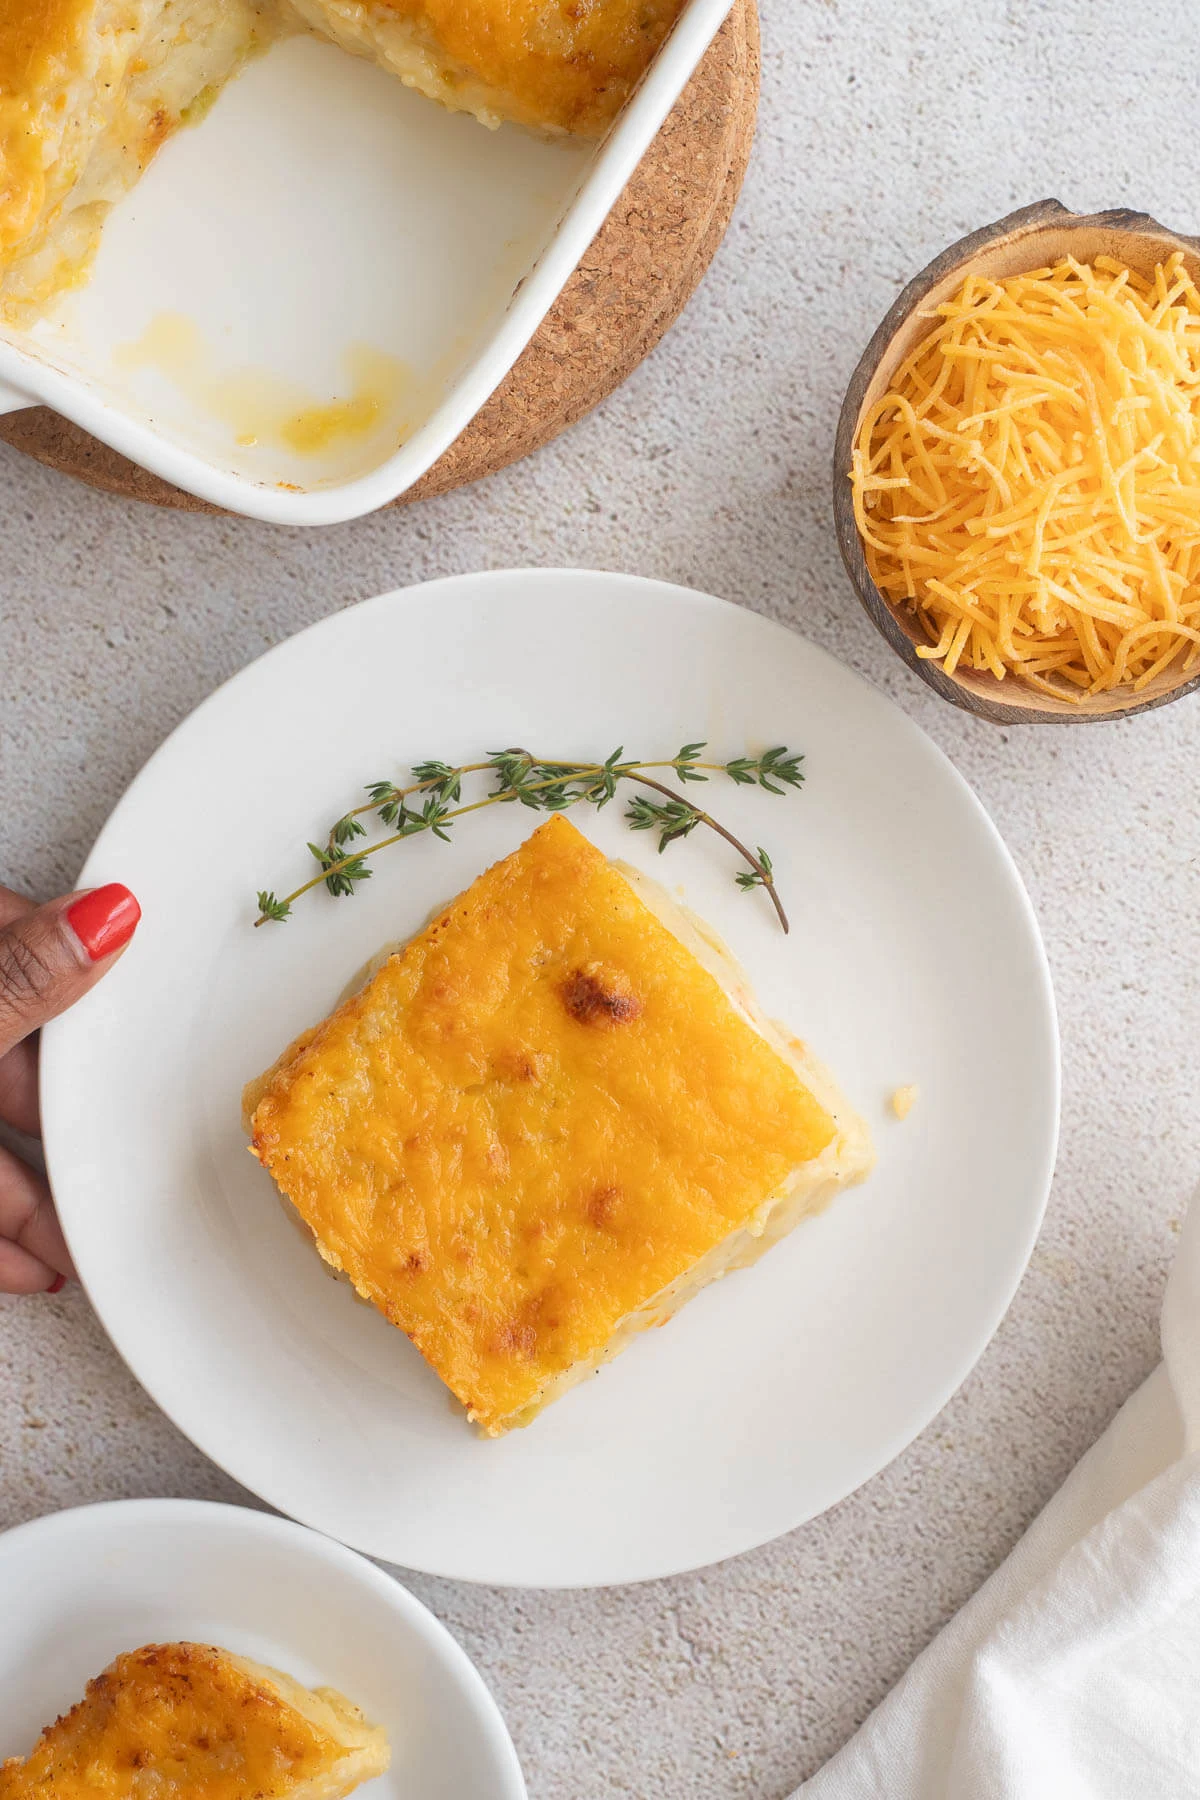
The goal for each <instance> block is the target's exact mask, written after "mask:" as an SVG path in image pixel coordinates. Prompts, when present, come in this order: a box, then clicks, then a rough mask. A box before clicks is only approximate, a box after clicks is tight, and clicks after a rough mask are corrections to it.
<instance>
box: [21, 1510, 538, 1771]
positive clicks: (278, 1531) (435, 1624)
mask: <svg viewBox="0 0 1200 1800" xmlns="http://www.w3.org/2000/svg"><path fill="white" fill-rule="evenodd" d="M164 1517H165V1518H167V1519H168V1520H169V1521H170V1522H171V1523H172V1524H173V1525H175V1526H177V1527H178V1528H179V1529H180V1530H181V1531H187V1530H188V1529H189V1528H190V1527H193V1526H195V1527H198V1528H202V1527H204V1526H206V1525H209V1524H212V1523H214V1522H216V1521H220V1522H222V1523H223V1524H224V1525H226V1526H227V1527H232V1528H233V1529H234V1530H236V1531H240V1532H244V1533H245V1534H246V1536H247V1537H248V1538H249V1539H252V1540H253V1539H255V1538H273V1539H274V1540H276V1541H277V1542H280V1543H284V1544H287V1545H290V1546H292V1547H293V1548H294V1549H295V1550H296V1551H297V1552H298V1553H299V1554H300V1555H301V1556H312V1557H315V1558H317V1559H318V1560H320V1561H323V1562H325V1563H327V1564H328V1565H329V1567H330V1568H332V1569H334V1570H335V1571H336V1572H337V1573H338V1574H339V1575H341V1576H343V1577H346V1578H347V1579H348V1581H353V1582H356V1583H358V1584H359V1585H361V1586H365V1587H367V1588H369V1589H371V1591H372V1592H373V1593H374V1594H375V1595H376V1596H377V1597H378V1598H380V1599H381V1600H383V1601H384V1603H385V1604H386V1605H387V1606H388V1607H389V1608H390V1609H391V1610H392V1611H393V1612H394V1613H396V1614H397V1615H398V1617H399V1618H400V1619H401V1620H402V1621H403V1624H404V1626H405V1628H406V1629H407V1630H409V1631H411V1632H412V1634H413V1635H414V1637H416V1638H418V1639H419V1640H420V1642H421V1644H422V1646H423V1647H424V1648H425V1649H426V1650H427V1651H428V1653H429V1655H430V1657H431V1658H432V1659H433V1660H435V1661H437V1662H438V1663H439V1664H440V1666H441V1667H442V1669H443V1670H444V1672H445V1673H446V1675H447V1676H448V1678H449V1679H450V1680H452V1681H453V1682H454V1683H455V1685H456V1686H457V1687H458V1689H459V1691H460V1693H461V1694H462V1695H463V1697H464V1699H465V1701H466V1702H467V1703H468V1704H469V1706H470V1708H471V1710H472V1711H473V1712H474V1713H475V1715H476V1716H477V1718H478V1719H479V1721H480V1723H481V1725H482V1726H483V1728H484V1730H485V1733H486V1736H487V1740H488V1747H489V1751H490V1753H491V1754H492V1755H493V1757H494V1760H495V1764H496V1776H497V1781H498V1783H499V1786H498V1787H497V1790H496V1796H495V1800H528V1790H527V1788H526V1785H525V1777H524V1775H523V1773H522V1770H521V1764H520V1761H519V1759H518V1757H517V1752H516V1747H515V1746H514V1744H513V1741H512V1737H511V1736H510V1734H509V1730H508V1726H507V1725H506V1723H505V1720H504V1715H503V1713H502V1712H501V1711H500V1706H499V1703H498V1702H497V1700H496V1697H495V1695H494V1694H493V1693H492V1690H491V1689H490V1688H489V1686H488V1684H487V1682H486V1681H485V1680H484V1678H483V1676H482V1675H481V1674H480V1672H479V1670H478V1669H477V1668H476V1667H475V1664H474V1663H473V1662H472V1661H471V1658H470V1657H469V1656H468V1655H467V1652H466V1651H465V1650H464V1649H463V1647H462V1645H461V1644H460V1643H459V1641H458V1639H457V1638H456V1637H455V1636H454V1634H453V1633H452V1632H451V1631H450V1630H448V1629H447V1627H446V1626H445V1625H443V1623H442V1621H441V1620H440V1619H439V1618H438V1617H437V1616H436V1614H435V1613H433V1612H431V1611H430V1609H429V1608H428V1607H427V1606H426V1605H425V1604H424V1603H423V1602H422V1601H420V1600H418V1599H417V1597H416V1595H415V1594H413V1593H410V1592H409V1590H408V1588H406V1587H405V1586H404V1585H403V1583H402V1582H400V1581H398V1580H397V1579H396V1577H395V1576H394V1575H389V1574H387V1573H385V1572H384V1570H382V1569H380V1568H377V1567H376V1565H375V1564H374V1563H373V1562H371V1561H369V1560H368V1558H367V1557H365V1556H362V1555H360V1554H359V1552H358V1551H357V1550H351V1549H350V1548H349V1547H348V1546H347V1545H345V1544H342V1543H339V1542H338V1540H337V1539H336V1538H331V1537H329V1536H327V1535H326V1534H325V1533H324V1532H320V1531H314V1530H312V1529H311V1528H310V1527H309V1526H307V1525H301V1524H299V1523H297V1522H296V1521H295V1520H293V1519H288V1518H284V1517H281V1516H280V1515H279V1514H278V1513H274V1512H259V1511H257V1510H256V1509H255V1508H254V1507H249V1506H235V1505H233V1504H231V1503H230V1502H227V1501H221V1500H197V1499H187V1498H165V1497H164V1498H161V1499H154V1498H134V1499H124V1500H96V1501H92V1502H90V1503H89V1504H87V1505H84V1506H68V1507H63V1508H61V1509H60V1510H59V1511H57V1512H51V1513H43V1514H41V1515H40V1516H39V1517H38V1518H35V1519H26V1520H24V1521H22V1523H21V1524H19V1525H12V1526H10V1527H9V1528H8V1529H7V1530H6V1531H3V1532H0V1568H2V1567H3V1563H4V1561H5V1560H6V1558H7V1557H8V1556H9V1555H13V1554H15V1555H17V1556H21V1555H23V1554H24V1553H25V1552H26V1551H27V1549H28V1547H29V1546H30V1545H31V1544H34V1543H36V1544H38V1545H39V1546H40V1545H42V1544H44V1543H50V1544H53V1543H54V1541H55V1539H65V1538H68V1537H71V1536H73V1535H75V1533H77V1532H78V1531H79V1530H80V1529H81V1528H82V1529H85V1530H86V1529H87V1528H88V1526H89V1525H91V1524H93V1523H97V1524H98V1523H100V1522H101V1521H106V1520H111V1519H120V1520H123V1521H124V1522H125V1523H126V1525H127V1526H128V1530H129V1533H130V1534H131V1535H132V1534H134V1533H136V1531H137V1527H138V1525H139V1523H141V1522H143V1521H148V1520H151V1519H156V1520H157V1519H160V1518H164ZM2 1635H3V1623H2V1622H0V1637H2ZM0 1648H3V1644H2V1643H0ZM97 1672H98V1671H97Z"/></svg>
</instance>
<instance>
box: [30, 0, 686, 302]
mask: <svg viewBox="0 0 1200 1800" xmlns="http://www.w3.org/2000/svg"><path fill="white" fill-rule="evenodd" d="M683 4H684V0H369V3H363V0H0V316H6V317H8V318H9V319H21V318H23V317H28V316H31V315H34V314H36V312H37V311H39V310H41V309H42V308H44V307H45V305H46V304H47V303H48V301H49V300H50V299H52V298H53V296H54V295H55V294H56V293H57V292H58V291H59V290H60V289H62V288H63V287H66V286H69V285H71V284H72V283H74V282H76V281H78V280H79V279H81V278H82V277H83V275H84V274H85V273H86V270H87V266H88V264H89V262H90V260H91V257H92V255H93V253H94V251H95V248H96V243H97V240H98V238H99V234H100V229H101V227H102V225H103V222H104V218H105V215H106V214H107V212H108V210H109V208H110V207H111V206H112V205H113V204H114V202H115V201H117V200H118V199H120V197H121V195H122V194H124V193H125V192H126V191H127V190H128V189H129V188H130V187H131V186H132V185H133V183H134V182H135V181H136V180H137V178H138V176H139V175H140V174H141V173H142V171H143V169H145V167H146V165H147V164H148V162H149V161H150V159H151V157H152V156H153V155H154V152H155V151H156V150H157V149H158V147H159V145H160V144H162V143H163V141H164V140H165V139H166V138H167V137H169V136H170V134H171V133H172V132H173V131H175V130H176V129H177V128H178V127H179V126H180V125H182V124H185V123H187V122H189V121H190V120H192V119H195V118H198V117H200V116H201V115H202V114H203V112H204V111H205V110H206V109H207V106H208V104H209V102H210V101H211V100H212V99H213V97H214V96H215V95H216V93H217V91H218V90H219V88H220V87H221V85H222V83H223V82H225V81H226V80H228V78H229V77H230V76H231V75H232V74H233V73H234V72H235V71H236V70H237V68H238V67H239V66H240V65H241V63H242V62H244V61H245V59H246V58H247V57H248V56H250V55H252V54H253V53H254V52H255V51H256V50H258V49H261V48H263V47H264V46H266V45H267V44H269V43H270V42H271V41H272V40H274V39H275V38H278V37H281V36H283V35H286V34H287V33H289V32H294V31H299V30H304V29H308V30H311V31H314V32H316V33H317V34H318V35H320V36H321V37H324V38H327V39H330V40H332V41H333V42H334V43H337V44H340V45H341V46H342V47H343V48H344V49H347V50H350V51H353V52H354V53H355V54H357V55H360V56H366V57H369V58H371V60H372V61H374V62H376V63H378V64H379V65H380V66H381V67H383V68H385V69H387V70H389V71H390V72H391V73H393V74H395V75H396V76H398V77H399V79H400V80H401V81H403V82H405V83H406V84H407V85H408V86H409V87H413V88H416V89H418V90H419V91H420V92H421V93H423V94H426V95H428V96H429V97H430V98H431V99H434V100H437V101H440V102H441V104H442V105H444V106H447V107H450V108H451V109H453V110H455V111H463V112H471V113H474V114H475V115H476V117H477V118H479V119H480V120H482V121H483V122H484V123H485V124H487V125H493V126H494V125H499V124H500V123H501V122H502V121H503V120H512V121H514V122H515V123H517V124H520V125H524V126H528V127H530V128H532V129H534V130H537V131H542V132H547V133H554V134H558V133H574V134H577V135H580V136H583V137H600V136H602V135H603V133H604V132H605V131H606V130H607V128H608V127H609V125H611V123H612V121H613V120H614V119H615V118H616V116H617V113H618V112H619V111H620V109H621V107H622V106H623V105H624V103H625V101H626V100H627V99H628V98H629V95H630V94H631V93H632V92H633V89H634V88H635V87H636V86H637V83H638V82H639V81H640V79H641V77H642V75H643V74H644V73H645V71H646V69H647V67H648V66H649V64H650V61H651V60H652V58H653V56H654V53H655V51H656V50H657V49H658V47H659V45H660V44H661V43H662V41H663V39H664V38H665V37H666V35H667V33H668V32H669V30H670V29H671V26H672V25H673V24H674V23H675V20H676V18H677V17H678V15H679V13H680V12H681V11H682V9H683Z"/></svg>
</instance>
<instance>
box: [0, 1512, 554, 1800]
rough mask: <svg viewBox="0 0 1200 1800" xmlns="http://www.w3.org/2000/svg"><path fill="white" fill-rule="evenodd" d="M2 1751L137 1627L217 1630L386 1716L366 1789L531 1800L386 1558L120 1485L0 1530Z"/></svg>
mask: <svg viewBox="0 0 1200 1800" xmlns="http://www.w3.org/2000/svg"><path fill="white" fill-rule="evenodd" d="M0 1595H3V1604H2V1605H0V1762H3V1760H4V1758H5V1757H6V1756H27V1755H28V1754H29V1752H30V1750H32V1748H33V1746H34V1743H35V1741H36V1739H37V1736H38V1733H39V1732H40V1731H41V1729H42V1727H43V1726H45V1725H48V1724H49V1723H50V1721H51V1720H53V1719H55V1718H57V1717H58V1715H59V1714H60V1713H64V1712H66V1711H67V1709H68V1708H69V1707H71V1706H73V1705H74V1704H75V1702H76V1701H77V1700H80V1699H82V1698H83V1691H84V1688H85V1687H86V1685H87V1683H88V1682H89V1681H90V1680H91V1678H92V1677H93V1676H94V1675H98V1674H99V1673H100V1671H101V1669H104V1668H107V1666H108V1664H109V1663H110V1662H112V1660H113V1658H114V1657H116V1656H119V1655H120V1654H121V1652H122V1651H126V1650H136V1649H139V1648H140V1647H141V1646H142V1645H143V1644H155V1643H176V1642H179V1641H181V1640H190V1641H191V1642H193V1643H202V1644H219V1645H220V1646H221V1647H222V1648H223V1649H225V1650H232V1651H233V1652H235V1654H238V1655H241V1656H249V1657H252V1658H253V1659H254V1660H255V1661H256V1662H263V1663H267V1664H268V1665H269V1666H270V1667H272V1668H276V1669H282V1670H283V1671H284V1673H285V1674H288V1675H292V1676H294V1677H295V1678H296V1679H297V1680H299V1681H302V1682H303V1683H304V1684H305V1686H306V1687H335V1688H339V1689H340V1690H341V1691H342V1693H344V1694H346V1695H347V1696H348V1697H349V1698H350V1699H351V1700H353V1701H354V1702H355V1704H356V1705H358V1706H360V1707H361V1708H362V1710H363V1712H364V1713H366V1715H367V1717H368V1718H369V1719H370V1720H371V1721H372V1723H373V1724H376V1725H381V1726H382V1727H383V1728H384V1730H385V1731H386V1732H387V1735H388V1741H389V1743H390V1744H391V1747H392V1766H391V1768H390V1769H389V1771H388V1773H387V1774H386V1775H383V1776H380V1777H379V1779H378V1780H377V1781H371V1782H368V1783H367V1784H366V1785H365V1786H364V1787H361V1788H358V1789H357V1790H356V1793H357V1794H359V1795H361V1796H362V1800H418V1796H419V1800H466V1796H468V1795H469V1796H470V1800H525V1783H524V1782H523V1780H522V1779H521V1771H520V1768H519V1766H518V1764H517V1755H516V1751H515V1750H514V1749H513V1747H512V1743H511V1741H510V1739H509V1736H508V1732H507V1730H506V1729H505V1725H504V1721H503V1719H502V1718H501V1717H500V1714H499V1711H498V1710H497V1707H496V1703H495V1701H494V1700H493V1699H492V1696H491V1694H490V1693H489V1692H488V1690H487V1688H486V1687H485V1686H484V1683H483V1680H482V1677H481V1676H480V1675H479V1674H478V1673H477V1671H476V1670H475V1668H474V1666H473V1665H472V1663H471V1662H470V1661H469V1659H468V1658H467V1656H466V1654H465V1653H464V1652H463V1651H462V1650H460V1649H459V1647H458V1645H457V1644H456V1643H455V1641H454V1639H453V1638H452V1637H451V1636H450V1633H449V1632H448V1631H447V1630H446V1629H445V1627H444V1626H442V1625H439V1623H438V1621H437V1620H436V1619H435V1618H434V1616H433V1614H432V1613H430V1612H427V1611H426V1609H425V1608H424V1607H423V1606H422V1605H421V1604H420V1602H419V1601H417V1600H414V1599H413V1597H412V1595H411V1594H410V1593H408V1592H406V1590H405V1589H404V1588H402V1587H401V1586H400V1584H399V1582H397V1581H393V1580H392V1578H391V1576H390V1575H385V1574H383V1573H382V1571H381V1570H379V1569H376V1568H374V1567H373V1566H372V1565H371V1564H370V1563H368V1562H364V1560H363V1558H362V1557H361V1556H356V1555H355V1554H354V1552H353V1551H352V1550H345V1549H343V1548H342V1546H341V1545H340V1544H335V1543H333V1542H331V1540H330V1539H329V1538H323V1537H319V1536H318V1535H317V1534H316V1533H315V1532H312V1531H306V1530H305V1529H304V1527H303V1526H300V1525H293V1524H292V1523H291V1522H290V1521H289V1520H287V1519H277V1518H275V1517H273V1516H272V1515H271V1514H270V1513H258V1512H250V1511H249V1510H247V1509H245V1508H242V1507H237V1506H213V1505H210V1504H208V1503H207V1502H205V1501H200V1500H118V1501H114V1502H112V1503H111V1504H109V1505H106V1506H83V1507H79V1508H78V1509H76V1510H74V1511H71V1512H60V1513H53V1514H51V1516H50V1517H49V1518H45V1519H37V1520H35V1521H34V1522H33V1523H32V1524H30V1525H19V1526H17V1528H16V1529H15V1530H13V1531H8V1532H5V1533H4V1535H3V1536H2V1537H0Z"/></svg>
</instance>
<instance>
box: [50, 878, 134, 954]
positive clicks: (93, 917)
mask: <svg viewBox="0 0 1200 1800" xmlns="http://www.w3.org/2000/svg"><path fill="white" fill-rule="evenodd" d="M141 916H142V909H141V907H140V906H139V905H138V903H137V901H136V900H135V899H134V897H133V895H132V894H131V893H130V891H129V889H128V888H127V887H125V886H124V884H123V883H122V882H120V881H110V882H109V883H108V886H107V887H98V888H93V889H92V891H91V893H90V894H81V895H80V896H79V899H78V900H76V902H75V904H74V906H69V907H68V908H67V923H68V925H69V926H70V927H71V930H72V931H73V932H74V933H75V936H76V937H77V938H78V939H79V941H80V943H81V944H82V945H83V947H84V949H85V950H86V951H87V953H88V955H89V957H90V958H91V960H92V961H93V962H99V961H100V959H101V957H104V956H111V955H112V953H113V951H114V950H119V949H120V948H121V945H122V944H127V943H128V942H129V940H130V938H131V937H132V936H133V934H134V930H135V929H136V926H137V922H138V920H139V919H140V918H141Z"/></svg>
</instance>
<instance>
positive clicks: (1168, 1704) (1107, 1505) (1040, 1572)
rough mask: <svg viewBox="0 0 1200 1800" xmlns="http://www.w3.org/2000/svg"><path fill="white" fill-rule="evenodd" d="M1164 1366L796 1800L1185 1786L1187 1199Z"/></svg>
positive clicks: (1084, 1798) (1192, 1298) (1195, 1509)
mask: <svg viewBox="0 0 1200 1800" xmlns="http://www.w3.org/2000/svg"><path fill="white" fill-rule="evenodd" d="M1162 1343H1163V1355H1164V1358H1165V1361H1164V1362H1163V1364H1162V1365H1161V1366H1160V1367H1159V1368H1157V1369H1156V1370H1155V1371H1154V1373H1153V1375H1151V1376H1150V1378H1149V1380H1148V1381H1146V1382H1145V1384H1144V1385H1143V1386H1142V1387H1140V1388H1139V1389H1138V1391H1137V1393H1135V1394H1134V1395H1133V1397H1132V1399H1130V1400H1129V1401H1127V1402H1126V1404H1125V1405H1124V1406H1123V1407H1122V1409H1121V1411H1120V1412H1119V1413H1118V1414H1117V1417H1116V1418H1115V1419H1114V1420H1113V1423H1112V1424H1111V1425H1110V1426H1109V1428H1108V1430H1107V1431H1106V1432H1105V1434H1104V1436H1103V1437H1102V1438H1101V1439H1100V1441H1099V1443H1098V1444H1096V1445H1095V1446H1094V1448H1093V1449H1091V1450H1089V1452H1088V1454H1087V1455H1086V1456H1085V1457H1084V1458H1083V1460H1082V1462H1081V1463H1079V1465H1078V1466H1077V1467H1076V1468H1075V1469H1074V1471H1073V1472H1072V1473H1071V1475H1070V1476H1069V1477H1068V1479H1067V1481H1066V1482H1065V1483H1064V1485H1063V1487H1062V1488H1061V1489H1060V1490H1059V1492H1058V1493H1057V1494H1056V1495H1055V1497H1054V1499H1053V1500H1051V1502H1050V1504H1049V1505H1048V1506H1047V1507H1046V1509H1045V1511H1044V1512H1043V1513H1042V1514H1041V1515H1040V1517H1039V1518H1037V1519H1036V1520H1035V1521H1034V1523H1033V1525H1032V1526H1031V1527H1030V1529H1029V1531H1028V1532H1027V1533H1026V1535H1025V1536H1024V1537H1023V1538H1022V1540H1021V1542H1020V1543H1019V1544H1018V1545H1017V1547H1016V1549H1015V1550H1014V1551H1013V1553H1012V1555H1011V1556H1010V1557H1009V1558H1008V1561H1007V1562H1005V1563H1004V1564H1002V1566H1001V1567H1000V1568H999V1569H998V1570H997V1571H996V1573H995V1574H994V1575H993V1576H992V1578H991V1580H990V1581H988V1582H987V1583H986V1585H985V1586H984V1587H982V1588H981V1589H980V1591H979V1592H978V1593H977V1594H976V1595H975V1597H974V1599H972V1600H971V1601H969V1602H968V1604H967V1605H966V1606H964V1608H963V1609H962V1611H961V1612H960V1613H959V1614H958V1615H957V1617H956V1618H954V1619H952V1620H951V1622H950V1624H949V1625H947V1626H946V1628H945V1630H944V1631H943V1632H942V1633H941V1634H940V1636H938V1637H937V1638H935V1639H934V1641H933V1643H932V1644H930V1646H929V1648H928V1649H927V1650H925V1651H924V1652H923V1653H922V1655H921V1656H919V1657H918V1658H917V1660H916V1662H915V1663H914V1664H913V1666H912V1668H911V1669H910V1670H909V1671H908V1673H907V1674H906V1675H905V1676H904V1677H903V1679H902V1680H901V1681H900V1683H899V1685H898V1686H897V1687H895V1688H894V1689H893V1690H892V1692H891V1693H890V1694H889V1695H888V1697H887V1699H886V1700H884V1702H883V1703H882V1705H881V1706H880V1707H879V1708H878V1709H877V1710H876V1711H875V1712H874V1713H873V1714H872V1715H871V1717H870V1718H869V1719H868V1720H867V1721H866V1723H865V1725H863V1727H862V1729H861V1730H860V1731H859V1732H858V1734H857V1736H855V1737H854V1738H852V1739H851V1741H850V1742H849V1743H848V1744H847V1745H846V1747H845V1749H844V1750H842V1751H841V1752H840V1753H839V1754H838V1755H837V1756H835V1757H834V1759H833V1761H832V1762H831V1763H828V1764H827V1765H826V1766H825V1768H824V1769H822V1770H821V1771H820V1773H819V1774H818V1775H815V1776H814V1777H813V1779H812V1780H811V1781H808V1782H806V1783H805V1785H804V1786H803V1787H802V1788H801V1789H800V1791H799V1794H798V1795H796V1796H795V1800H1183V1797H1184V1796H1200V1201H1198V1202H1197V1204H1196V1205H1194V1206H1193V1207H1192V1209H1191V1213H1190V1214H1189V1218H1188V1221H1187V1223H1186V1224H1185V1226H1184V1230H1183V1233H1182V1236H1181V1239H1180V1245H1179V1252H1178V1255H1177V1258H1176V1262H1175V1266H1174V1268H1173V1270H1172V1271H1171V1277H1170V1281H1169V1282H1168V1285H1167V1294H1166V1300H1165V1302H1164V1305H1163V1316H1162Z"/></svg>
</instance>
